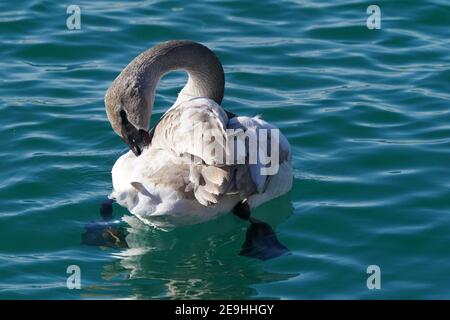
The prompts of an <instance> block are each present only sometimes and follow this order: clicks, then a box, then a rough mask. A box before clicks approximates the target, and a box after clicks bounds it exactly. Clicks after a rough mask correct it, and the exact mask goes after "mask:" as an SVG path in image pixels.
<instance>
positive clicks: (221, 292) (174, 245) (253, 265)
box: [87, 196, 298, 299]
mask: <svg viewBox="0 0 450 320" xmlns="http://www.w3.org/2000/svg"><path fill="white" fill-rule="evenodd" d="M289 200H290V199H289V197H288V196H285V197H282V198H280V199H276V200H274V201H272V202H271V203H270V204H268V205H265V206H263V207H261V209H258V210H255V211H254V216H255V217H258V219H261V220H264V221H265V222H267V223H268V224H270V225H271V226H272V228H273V229H274V230H275V231H276V226H277V225H278V224H280V223H282V222H284V221H285V220H286V219H287V218H288V217H289V216H290V215H291V214H292V211H293V208H292V204H291V202H290V201H289ZM124 220H125V221H126V222H127V224H128V228H127V232H128V235H127V236H126V242H127V244H128V249H124V250H121V251H119V252H117V253H113V257H114V258H116V259H117V260H116V261H114V262H113V263H110V264H107V265H105V266H104V268H103V272H102V275H101V277H102V279H103V280H105V281H111V282H114V283H116V284H118V285H124V286H126V288H127V292H128V296H127V298H136V299H148V298H166V299H214V298H216V299H219V298H220V299H240V298H241V299H242V298H249V297H255V296H257V294H258V293H257V290H256V289H255V288H254V286H255V285H257V284H261V283H270V282H276V281H283V280H287V279H289V278H291V277H295V276H297V275H298V274H276V273H271V272H268V271H267V270H265V268H264V262H261V261H259V260H255V259H251V258H248V257H243V256H239V252H240V251H241V249H242V244H243V243H244V241H245V237H246V230H247V228H248V226H249V224H248V222H246V221H243V220H241V219H239V218H237V217H235V216H233V215H232V214H227V215H226V216H223V217H221V218H219V219H217V220H214V221H210V222H207V223H203V224H199V225H193V226H188V227H182V228H177V229H175V230H172V231H169V232H166V231H161V230H156V229H154V228H151V227H148V226H145V225H143V224H142V223H141V222H140V221H139V220H138V219H136V218H134V217H132V216H124ZM276 259H289V257H279V258H276ZM96 294H98V292H97V293H96ZM121 294H123V292H122V293H121ZM87 295H89V293H87ZM122 298H123V297H122ZM266 298H270V297H266Z"/></svg>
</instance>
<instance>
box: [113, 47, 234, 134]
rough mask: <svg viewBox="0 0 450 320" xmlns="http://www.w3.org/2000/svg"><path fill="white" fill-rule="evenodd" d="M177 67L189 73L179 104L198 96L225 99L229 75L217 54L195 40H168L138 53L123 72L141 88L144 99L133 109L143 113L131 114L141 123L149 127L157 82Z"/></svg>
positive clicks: (141, 126)
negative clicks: (225, 74) (135, 115)
mask: <svg viewBox="0 0 450 320" xmlns="http://www.w3.org/2000/svg"><path fill="white" fill-rule="evenodd" d="M174 70H185V71H186V72H187V73H188V81H187V83H186V85H185V86H184V87H183V89H182V90H181V91H180V93H179V95H178V99H177V101H176V102H175V105H178V104H179V103H181V102H183V101H186V100H189V99H192V98H195V97H205V98H209V99H213V100H215V101H216V102H217V103H218V104H220V103H221V102H222V98H223V94H224V84H225V79H224V72H223V69H222V65H221V63H220V61H219V59H218V58H217V57H216V55H215V54H214V53H213V52H212V51H211V50H209V49H208V48H207V47H205V46H203V45H201V44H198V43H195V42H191V41H170V42H166V43H163V44H161V45H158V46H156V47H153V48H152V49H150V50H147V51H145V52H144V53H142V54H141V55H139V56H138V57H136V58H135V59H134V60H133V61H132V62H131V63H130V64H129V65H128V66H127V67H126V68H125V69H124V71H123V72H122V74H123V76H124V77H126V78H128V81H127V82H130V81H131V83H132V86H133V87H135V88H137V89H138V90H137V91H138V94H137V96H138V100H139V99H140V100H143V101H139V107H138V106H136V107H135V108H133V109H132V110H134V111H135V112H139V117H131V119H135V122H138V123H135V125H136V126H137V127H139V128H142V129H148V124H149V120H150V116H151V113H152V110H153V103H154V101H155V94H156V87H157V84H158V82H159V80H160V79H161V77H162V76H164V75H165V74H166V73H168V72H170V71H174ZM122 74H121V76H122ZM124 94H125V95H126V94H133V91H132V90H125V91H124ZM134 99H136V98H134ZM124 100H126V96H125V97H124ZM130 100H132V97H131V98H130ZM137 109H139V110H137ZM143 109H145V110H143ZM139 118H140V119H139ZM144 126H145V127H144Z"/></svg>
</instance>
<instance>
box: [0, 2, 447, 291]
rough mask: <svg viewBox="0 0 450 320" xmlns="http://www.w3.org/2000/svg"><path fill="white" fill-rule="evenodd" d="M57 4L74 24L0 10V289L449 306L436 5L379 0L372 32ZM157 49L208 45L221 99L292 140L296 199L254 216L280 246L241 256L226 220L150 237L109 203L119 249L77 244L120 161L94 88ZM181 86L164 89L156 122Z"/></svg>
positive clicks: (345, 20)
mask: <svg viewBox="0 0 450 320" xmlns="http://www.w3.org/2000/svg"><path fill="white" fill-rule="evenodd" d="M73 4H77V5H79V6H80V7H81V30H78V31H69V30H67V28H66V18H67V16H68V15H67V14H66V4H63V3H61V2H59V1H37V0H29V1H19V2H18V1H15V2H10V1H8V2H7V1H5V2H2V3H1V4H0V32H1V38H0V41H1V44H0V54H1V58H2V59H1V60H0V115H1V116H0V135H1V137H2V147H1V149H0V163H1V169H0V235H1V236H0V298H20V299H31V298H34V299H42V298H50V299H62V298H64V299H66V298H70V299H72V298H74V299H86V298H88V299H97V298H113V299H116V298H120V299H121V298H131V299H136V298H138V299H142V298H207V299H209V298H238V299H241V298H243V299H248V298H273V299H317V298H319V299H323V298H327V299H335V298H364V299H372V298H375V299H376V298H450V274H449V270H450V259H449V256H450V232H449V230H450V210H449V209H450V191H449V190H450V169H449V161H450V125H449V123H450V111H449V110H450V108H449V105H450V93H449V92H450V90H449V89H450V87H449V83H450V57H449V48H450V41H449V39H450V31H449V30H450V29H449V28H448V27H449V21H450V7H449V4H448V2H447V1H437V0H436V1H377V3H376V4H377V5H379V6H380V8H381V13H382V22H381V30H369V29H368V28H367V27H366V19H367V17H368V15H367V14H366V8H367V6H368V5H370V4H372V3H368V2H364V1H360V0H355V1H341V0H340V1H329V3H328V4H325V3H323V1H320V2H317V1H279V0H276V1H275V0H274V1H205V2H195V3H187V2H185V1H126V2H125V1H123V2H113V1H95V2H93V1H79V0H77V1H76V2H75V3H73ZM170 39H191V40H195V41H200V42H202V43H204V44H205V45H207V46H209V47H210V48H212V49H213V50H214V51H215V52H216V53H217V54H218V56H219V57H220V59H221V60H222V62H223V64H224V68H225V71H226V80H227V84H226V94H225V99H224V102H223V106H225V107H226V108H227V109H229V110H230V111H233V112H235V113H238V114H241V115H248V116H253V115H256V114H261V115H262V116H263V118H265V119H266V120H269V121H270V122H272V123H274V124H275V125H277V126H279V127H280V128H281V130H282V131H283V133H284V134H285V135H286V136H287V137H288V139H289V141H290V143H291V145H292V149H293V166H294V176H295V177H294V186H293V189H292V191H291V192H290V194H289V195H286V196H284V197H282V198H279V199H276V200H274V201H272V202H270V203H268V204H266V205H264V206H261V207H260V208H258V209H257V210H255V211H254V215H255V216H257V217H259V218H261V219H264V220H265V221H266V222H268V223H270V224H271V225H272V226H273V227H274V228H275V230H276V232H277V235H278V237H279V239H280V240H281V241H282V242H283V243H284V244H286V245H287V246H288V247H289V248H290V249H291V251H292V255H290V256H285V257H281V258H278V259H274V260H270V261H265V262H261V261H257V260H252V259H248V258H244V257H240V256H238V255H237V253H238V252H239V250H240V246H241V244H242V242H243V240H244V235H245V229H246V227H247V225H246V223H245V222H243V221H241V220H239V219H237V218H236V217H234V216H232V215H227V216H224V217H223V218H220V219H219V220H216V221H211V222H208V223H205V224H201V225H196V226H192V227H186V228H180V229H177V230H175V231H173V232H162V231H158V230H152V229H150V228H145V227H143V226H142V225H140V224H139V223H136V221H134V220H133V219H132V218H131V217H130V216H129V214H128V212H127V211H126V210H125V209H123V208H119V207H117V206H116V207H115V215H116V217H125V218H126V219H127V220H128V221H129V223H130V224H131V225H130V227H129V231H130V235H129V236H128V239H127V241H128V242H129V245H130V247H131V248H130V249H128V250H119V249H102V248H98V247H90V246H84V245H82V244H81V233H82V232H83V226H84V225H85V224H86V223H88V222H89V221H92V220H97V219H98V218H99V216H98V206H99V203H100V202H101V201H102V200H103V199H104V198H105V196H106V195H107V194H108V193H109V192H110V190H111V177H110V170H111V167H112V165H113V164H114V162H115V160H116V159H117V158H118V157H119V155H121V154H122V153H124V152H125V151H126V148H125V145H124V144H123V142H122V141H121V140H120V139H119V138H118V137H117V136H116V135H115V134H114V133H113V131H112V129H111V127H110V125H109V123H108V122H107V119H106V114H105V111H104V104H103V96H104V93H105V91H106V89H107V88H108V86H109V85H110V84H111V82H112V81H113V79H114V78H115V77H116V76H117V75H118V73H119V72H120V71H121V70H122V69H123V68H124V67H125V66H126V65H127V64H128V62H129V61H131V59H132V58H134V57H135V56H136V55H138V54H139V53H140V52H142V51H143V50H145V49H147V48H149V47H151V46H153V45H155V44H156V43H159V42H161V41H166V40H170ZM185 80H186V78H185V75H184V74H183V73H173V74H170V75H168V76H167V77H165V78H164V79H163V81H162V82H161V83H160V85H159V87H158V95H157V98H156V105H155V116H154V118H153V122H154V121H155V119H157V118H159V116H161V115H162V113H163V112H164V111H165V110H166V109H167V108H168V107H169V106H171V104H172V103H173V102H174V100H175V97H176V94H177V92H178V91H179V89H180V88H181V87H182V85H183V83H184V81H185ZM69 265H78V266H80V268H81V271H82V289H81V290H68V289H67V288H66V278H67V274H66V268H67V266H69ZM369 265H378V266H380V268H381V273H382V289H381V290H368V289H367V287H366V279H367V276H368V275H367V274H366V268H367V266H369Z"/></svg>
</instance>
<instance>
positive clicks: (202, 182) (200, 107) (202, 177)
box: [152, 98, 231, 206]
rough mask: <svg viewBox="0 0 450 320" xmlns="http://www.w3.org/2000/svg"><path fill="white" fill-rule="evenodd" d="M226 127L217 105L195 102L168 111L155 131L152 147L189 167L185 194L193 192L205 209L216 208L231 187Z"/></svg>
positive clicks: (209, 102)
mask: <svg viewBox="0 0 450 320" xmlns="http://www.w3.org/2000/svg"><path fill="white" fill-rule="evenodd" d="M227 123H228V117H227V115H226V113H225V111H224V110H223V109H222V108H221V107H220V106H219V105H218V104H217V103H215V102H214V101H213V100H209V99H204V98H196V99H192V100H189V101H186V102H183V103H181V104H180V105H178V106H176V107H174V108H171V109H170V110H169V111H168V112H167V113H166V114H165V115H164V116H163V118H162V119H161V121H160V122H159V123H158V125H157V126H156V128H155V131H154V136H153V140H152V147H153V148H160V149H164V150H167V151H171V152H173V153H174V154H175V155H177V156H178V162H179V163H180V165H181V163H184V164H189V166H190V171H189V176H188V178H189V183H188V184H187V185H186V188H185V192H186V193H188V192H194V194H195V197H196V199H197V200H198V201H199V202H200V203H201V204H203V205H205V206H211V205H215V204H217V203H218V201H219V199H220V197H221V196H222V195H223V194H224V193H225V192H226V191H227V190H228V187H229V185H230V183H231V170H230V168H229V167H228V166H226V163H225V160H226V154H227V134H226V125H227ZM166 174H167V175H173V172H171V171H170V170H167V171H166ZM180 178H181V177H180ZM183 178H185V177H183Z"/></svg>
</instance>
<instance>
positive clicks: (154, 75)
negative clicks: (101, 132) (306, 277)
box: [104, 40, 293, 233]
mask: <svg viewBox="0 0 450 320" xmlns="http://www.w3.org/2000/svg"><path fill="white" fill-rule="evenodd" d="M175 70H184V71H186V72H187V75H188V80H187V83H186V84H185V86H184V87H183V89H182V90H181V91H180V92H179V94H178V97H177V99H176V101H175V103H174V104H173V106H172V107H170V108H169V109H168V110H167V111H166V112H165V114H164V115H163V116H162V118H161V119H160V120H159V122H158V123H157V124H156V125H155V126H154V128H153V129H151V130H150V131H149V123H150V118H151V115H152V110H153V105H154V101H155V93H156V88H157V84H158V81H159V80H160V79H161V78H162V77H163V76H164V75H165V74H167V73H169V72H171V71H175ZM224 87H225V76H224V71H223V68H222V64H221V63H220V61H219V59H218V57H217V56H216V55H215V54H214V53H213V52H212V51H211V50H210V49H208V48H207V47H206V46H204V45H202V44H200V43H196V42H193V41H187V40H172V41H168V42H164V43H160V44H158V45H156V46H154V47H153V48H150V49H148V50H147V51H144V52H143V53H141V54H140V55H138V56H137V57H136V58H135V59H134V60H132V61H131V62H130V63H129V64H128V65H127V66H126V67H125V69H123V70H122V72H121V73H120V74H119V75H118V76H117V78H116V79H115V80H114V81H113V82H112V84H111V86H110V87H109V88H108V90H107V91H106V94H105V99H104V100H105V107H106V113H107V117H108V120H109V122H110V123H111V126H112V128H113V130H114V131H115V133H116V134H117V135H119V136H120V137H121V138H122V140H123V141H124V142H125V143H126V144H127V145H128V146H129V149H130V150H129V151H128V152H127V153H125V154H123V155H122V156H120V157H119V158H118V159H117V161H116V162H115V164H114V166H113V168H112V185H113V191H112V193H111V194H110V196H109V198H110V199H114V200H115V201H116V202H117V203H118V204H119V205H121V206H123V207H125V208H127V209H128V210H129V211H130V212H131V213H132V214H133V215H134V216H136V217H137V218H138V219H139V220H141V221H142V222H144V223H145V224H147V225H151V226H154V227H156V228H160V229H170V228H174V227H178V226H184V225H190V224H196V223H201V222H205V221H208V220H211V219H215V218H217V217H219V216H221V215H223V214H226V213H228V212H234V213H235V214H236V215H238V216H239V217H241V218H243V219H246V220H248V221H250V222H252V224H254V225H256V224H257V223H262V222H261V221H259V220H257V219H254V218H253V217H250V212H251V210H252V209H253V208H256V207H257V206H259V205H261V204H262V203H265V202H267V201H270V200H272V199H274V198H276V197H279V196H281V195H283V194H285V193H287V192H288V191H289V190H290V189H291V187H292V180H293V177H292V165H291V148H290V145H289V142H288V140H287V139H286V137H285V136H284V135H283V134H281V133H279V130H278V128H276V127H275V126H274V125H272V124H269V123H268V122H266V121H264V120H262V119H261V118H260V117H246V116H237V115H235V114H234V113H232V112H229V111H227V110H225V109H224V108H223V107H222V106H221V102H222V99H223V96H224ZM199 130H200V133H201V135H200V137H199V136H198V135H197V136H196V135H195V134H197V133H198V132H199ZM194 133H195V134H194ZM261 133H264V134H265V135H266V136H267V137H266V139H263V138H262V137H264V135H261ZM276 133H278V134H277V135H278V136H277V137H276V139H275V134H276ZM211 137H213V138H211ZM251 137H254V138H255V139H256V149H257V151H261V152H260V154H262V155H260V154H257V156H256V158H253V160H254V161H253V162H251V161H249V158H251V157H250V152H251V150H250V149H251V147H253V148H255V144H251V143H250V142H249V139H250V138H251ZM239 138H241V142H242V141H244V143H243V144H242V143H241V144H240V145H239V144H237V147H235V146H234V145H233V144H232V143H231V142H233V143H235V142H236V141H237V140H239ZM242 138H243V140H242ZM263 140H264V141H263ZM275 140H277V141H276V142H277V143H276V144H273V142H274V141H275ZM271 143H272V144H271ZM236 148H240V149H241V150H237V149H236ZM262 149H265V150H266V151H267V150H269V152H266V153H264V152H262ZM205 150H213V151H214V152H206V151H205ZM275 151H277V152H275ZM270 154H271V155H274V154H275V156H276V157H275V158H273V157H272V158H271V159H270V160H271V161H272V162H274V161H276V162H277V170H276V172H272V173H270V174H267V172H266V173H263V170H264V169H267V168H269V166H270V165H271V164H268V163H267V161H268V158H269V157H270ZM228 156H230V157H229V158H230V159H231V161H228V160H230V159H228V158H227V160H224V158H225V157H228ZM238 158H239V159H238ZM255 159H256V161H255ZM238 160H241V161H240V162H239V161H238ZM269 228H270V227H269ZM255 232H256V231H255ZM269 233H270V231H269Z"/></svg>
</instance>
